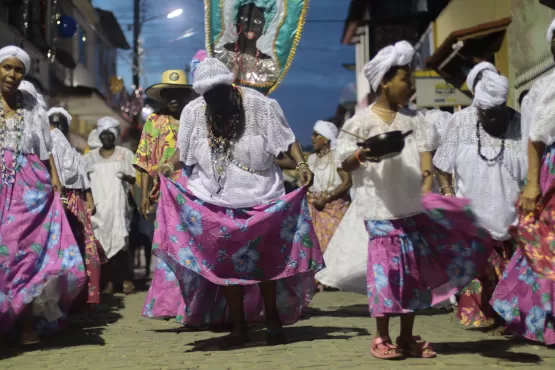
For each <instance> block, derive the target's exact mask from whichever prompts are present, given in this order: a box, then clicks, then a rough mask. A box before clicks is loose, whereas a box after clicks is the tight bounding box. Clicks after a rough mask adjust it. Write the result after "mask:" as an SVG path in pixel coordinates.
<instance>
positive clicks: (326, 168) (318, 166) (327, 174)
mask: <svg viewBox="0 0 555 370" xmlns="http://www.w3.org/2000/svg"><path fill="white" fill-rule="evenodd" d="M307 163H308V167H309V168H310V170H311V171H312V172H313V173H314V184H313V185H312V187H311V188H310V191H311V192H313V193H321V192H324V191H327V192H331V191H333V190H335V188H336V187H338V186H339V185H341V183H342V181H341V177H339V173H337V164H336V161H335V151H333V150H332V151H330V152H329V153H328V154H326V155H325V156H323V157H321V158H320V157H318V155H317V154H316V153H312V154H311V155H309V156H308V160H307Z"/></svg>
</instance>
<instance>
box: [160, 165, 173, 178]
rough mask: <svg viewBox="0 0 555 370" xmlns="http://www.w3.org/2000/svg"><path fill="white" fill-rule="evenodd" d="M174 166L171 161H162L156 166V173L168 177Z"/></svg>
mask: <svg viewBox="0 0 555 370" xmlns="http://www.w3.org/2000/svg"><path fill="white" fill-rule="evenodd" d="M173 170H174V167H173V165H172V164H171V163H164V164H162V165H160V167H158V174H160V175H162V176H164V177H170V176H171V175H172V173H173Z"/></svg>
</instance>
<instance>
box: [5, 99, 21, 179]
mask: <svg viewBox="0 0 555 370" xmlns="http://www.w3.org/2000/svg"><path fill="white" fill-rule="evenodd" d="M1 98H2V96H1V95H0V100H1ZM14 118H15V123H14V126H15V128H16V135H17V136H16V143H15V144H16V148H15V153H14V155H13V160H12V165H11V167H10V166H8V165H7V164H6V146H7V142H6V141H7V137H6V132H7V130H8V127H7V119H6V116H5V114H4V107H3V105H2V104H1V103H0V156H1V157H2V158H1V163H0V166H1V167H0V172H1V176H2V183H3V184H4V185H13V184H14V183H15V174H16V172H17V171H18V170H19V167H20V166H21V163H20V160H19V156H20V154H21V139H22V137H23V109H22V99H21V93H19V92H18V93H17V96H16V114H15V117H14Z"/></svg>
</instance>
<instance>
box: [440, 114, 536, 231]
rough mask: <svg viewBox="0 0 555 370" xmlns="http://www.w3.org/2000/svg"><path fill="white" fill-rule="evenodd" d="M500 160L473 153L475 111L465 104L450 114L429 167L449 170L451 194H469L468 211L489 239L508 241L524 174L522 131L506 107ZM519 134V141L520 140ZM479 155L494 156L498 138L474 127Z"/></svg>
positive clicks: (523, 134) (476, 152) (517, 115)
mask: <svg viewBox="0 0 555 370" xmlns="http://www.w3.org/2000/svg"><path fill="white" fill-rule="evenodd" d="M509 119H510V121H511V122H510V125H509V128H508V131H507V133H506V141H505V151H504V154H503V159H502V160H497V161H495V162H486V161H484V160H483V159H482V158H481V157H480V155H479V154H478V139H477V135H476V123H477V110H476V108H475V107H468V108H465V109H463V110H462V111H460V112H458V113H456V114H455V115H453V118H452V120H451V123H450V124H449V128H448V130H447V132H446V133H445V136H444V142H443V144H442V145H441V147H440V148H439V149H438V151H437V152H436V154H435V156H434V165H435V166H436V167H437V168H439V169H440V170H442V171H444V172H448V173H453V172H454V174H455V184H456V188H457V196H461V197H465V198H469V199H470V201H471V203H472V207H473V209H474V212H476V216H477V217H478V220H479V221H480V223H481V225H482V226H483V227H485V228H486V229H487V230H488V231H489V232H490V234H491V235H492V237H493V238H494V239H496V240H505V239H508V237H509V236H508V233H507V231H508V228H509V227H510V226H511V225H513V224H514V223H515V222H516V221H517V215H516V209H515V205H516V202H517V199H518V195H519V193H520V186H521V185H522V183H521V182H523V181H524V180H525V178H526V175H527V155H526V151H525V150H524V147H525V146H524V145H523V142H525V141H526V137H527V135H526V133H525V132H523V126H521V124H520V114H519V113H517V112H515V111H512V110H511V114H510V118H509ZM523 138H524V139H523ZM480 142H481V147H482V155H483V156H485V157H486V158H495V156H496V155H497V154H498V153H499V151H500V150H501V139H499V138H495V137H492V136H490V135H489V134H487V133H486V132H485V131H484V129H483V128H482V126H481V125H480Z"/></svg>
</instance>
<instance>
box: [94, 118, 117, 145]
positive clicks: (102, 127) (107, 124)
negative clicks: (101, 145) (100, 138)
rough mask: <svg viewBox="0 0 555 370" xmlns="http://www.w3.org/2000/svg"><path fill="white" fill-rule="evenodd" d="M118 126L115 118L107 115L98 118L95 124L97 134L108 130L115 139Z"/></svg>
mask: <svg viewBox="0 0 555 370" xmlns="http://www.w3.org/2000/svg"><path fill="white" fill-rule="evenodd" d="M119 126H120V123H119V121H118V120H117V119H115V118H113V117H108V116H107V117H102V118H101V119H99V120H98V122H97V124H96V129H97V131H98V135H100V134H101V133H103V132H104V131H106V130H108V131H110V132H111V133H113V134H114V136H115V137H116V139H117V138H118V136H119V132H118V128H119Z"/></svg>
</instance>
